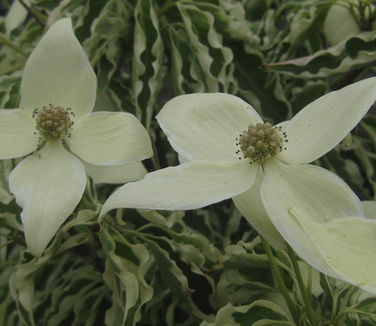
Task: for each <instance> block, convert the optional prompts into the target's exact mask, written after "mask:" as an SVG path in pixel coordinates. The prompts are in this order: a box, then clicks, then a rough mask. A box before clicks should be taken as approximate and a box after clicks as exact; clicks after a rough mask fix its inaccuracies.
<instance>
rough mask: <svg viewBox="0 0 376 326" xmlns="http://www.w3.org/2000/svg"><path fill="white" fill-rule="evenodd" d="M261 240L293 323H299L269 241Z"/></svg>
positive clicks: (297, 313)
mask: <svg viewBox="0 0 376 326" xmlns="http://www.w3.org/2000/svg"><path fill="white" fill-rule="evenodd" d="M260 238H261V242H262V245H263V246H264V248H265V253H266V255H267V256H268V260H269V264H270V269H271V270H272V273H273V276H274V278H275V281H276V282H277V285H278V288H279V290H280V291H281V293H282V295H283V297H284V298H285V301H286V303H287V306H288V307H289V310H290V313H291V315H292V317H293V318H294V321H295V323H296V324H297V325H298V324H299V312H298V310H297V309H296V305H295V304H294V303H293V302H292V300H291V297H290V294H289V292H288V290H287V287H286V284H285V282H284V280H283V278H282V274H281V272H280V270H279V268H278V266H277V263H276V261H275V258H274V256H273V252H272V249H271V247H270V245H269V243H268V242H267V241H266V240H265V239H264V238H263V237H261V236H260Z"/></svg>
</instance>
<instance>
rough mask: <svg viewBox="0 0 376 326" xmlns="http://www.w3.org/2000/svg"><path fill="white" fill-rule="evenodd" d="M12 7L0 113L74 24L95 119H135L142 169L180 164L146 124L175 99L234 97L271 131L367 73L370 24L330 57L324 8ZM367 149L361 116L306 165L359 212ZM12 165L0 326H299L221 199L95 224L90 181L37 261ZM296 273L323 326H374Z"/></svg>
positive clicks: (362, 304) (371, 186) (96, 196)
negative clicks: (349, 192)
mask: <svg viewBox="0 0 376 326" xmlns="http://www.w3.org/2000/svg"><path fill="white" fill-rule="evenodd" d="M11 2H12V1H10V0H9V1H8V0H3V1H2V2H1V4H0V13H1V15H2V16H1V17H0V76H1V77H0V107H2V108H16V107H17V106H18V103H19V85H20V80H21V76H22V69H23V66H24V64H25V61H26V59H27V57H28V55H29V54H30V53H31V51H32V49H33V48H34V47H35V45H36V43H37V42H38V40H39V39H40V37H41V35H42V34H43V31H44V30H45V28H46V27H48V26H49V25H50V24H52V23H53V22H54V21H55V20H57V19H58V18H60V17H66V16H69V17H72V19H73V25H74V29H75V33H76V36H77V37H78V39H79V40H80V42H81V44H82V45H83V47H84V48H85V51H86V53H87V54H88V56H89V58H90V61H91V63H92V65H93V67H94V69H95V71H96V73H97V76H98V82H99V85H98V86H99V87H98V97H97V102H96V107H95V109H96V110H109V111H121V110H124V111H127V112H131V113H133V114H135V115H136V116H137V117H138V118H139V119H140V120H141V121H142V123H143V124H144V126H145V127H146V128H147V130H148V131H149V133H150V135H151V137H152V140H153V143H154V153H155V154H154V157H153V158H152V159H151V160H148V161H146V162H145V166H146V167H147V169H148V171H153V170H156V169H159V168H162V167H165V166H170V165H175V164H177V163H178V160H177V156H176V154H175V153H174V152H173V151H172V149H171V147H170V146H169V144H168V142H167V141H166V138H165V136H164V135H163V133H162V132H161V130H160V129H159V127H158V125H157V123H156V120H155V115H156V113H157V112H158V111H159V110H160V108H161V107H162V106H163V105H164V103H166V102H167V101H168V100H169V99H171V98H172V97H174V96H176V95H180V94H184V93H193V92H226V93H230V94H234V95H237V96H240V97H241V98H243V99H244V100H246V101H247V102H249V103H250V104H252V105H253V106H254V107H255V109H256V110H257V111H258V112H259V113H260V115H261V116H262V117H263V118H264V119H265V120H267V121H271V122H274V123H278V122H280V121H283V120H288V119H290V118H291V117H292V116H293V115H294V114H295V113H296V112H298V111H299V110H301V109H302V108H303V107H304V106H305V105H306V104H308V103H310V102H311V101H313V100H314V99H316V98H317V97H319V96H321V95H323V94H325V93H327V92H328V91H330V90H335V89H339V88H341V87H343V86H345V85H348V84H350V83H352V82H355V81H357V80H359V79H363V78H366V77H369V76H373V75H375V60H376V29H373V27H372V23H373V21H372V19H371V18H370V17H368V18H367V17H363V24H362V31H361V32H360V33H359V34H356V35H350V36H349V37H348V38H347V39H345V40H344V41H342V42H340V43H338V44H337V45H335V46H332V47H329V45H328V44H327V41H326V38H325V35H324V29H323V25H324V21H325V17H326V14H327V12H328V9H329V7H330V5H331V4H332V3H333V2H334V1H330V0H327V1H282V0H280V1H278V0H269V1H267V0H241V1H232V0H178V1H172V0H167V1H164V0H130V1H126V0H91V1H88V0H63V1H58V0H29V1H26V0H24V1H23V3H24V4H25V5H27V7H28V11H26V10H25V9H24V7H22V6H19V7H18V8H16V9H15V8H14V7H12V9H10V8H11V5H12V3H11ZM355 2H356V1H355ZM370 3H371V2H370ZM371 6H374V5H373V4H372V5H371ZM367 19H368V20H367ZM354 109H356V108H354ZM375 146H376V119H375V116H374V115H373V114H369V115H368V116H367V117H365V118H364V119H363V121H362V123H361V124H360V125H359V126H358V127H357V128H356V130H355V131H354V132H353V134H352V135H349V136H348V137H347V138H346V139H345V140H344V141H343V142H342V143H341V144H340V145H338V146H337V147H336V148H335V149H333V150H332V151H331V152H329V153H328V154H327V155H325V156H324V157H323V158H321V159H320V160H319V161H317V162H315V163H316V164H319V165H321V166H323V167H325V168H327V169H329V170H332V171H333V172H335V173H337V174H338V175H339V176H341V177H342V178H344V180H345V181H346V182H347V183H348V184H349V185H350V186H351V187H352V188H353V190H354V191H355V192H356V193H357V194H358V196H359V197H360V198H361V199H362V200H370V199H376V193H375V189H376V179H375V171H374V166H375V159H376V155H375ZM15 164H17V160H5V161H2V162H1V163H0V239H1V245H0V325H20V324H25V325H48V326H53V325H126V326H131V325H142V326H146V325H148V326H149V325H150V326H157V325H167V326H170V325H176V326H194V325H199V326H222V325H223V326H224V325H231V326H238V325H241V326H250V325H253V326H261V325H263V326H265V325H270V326H271V325H273V326H274V325H295V323H294V322H293V321H292V318H291V315H290V313H289V312H288V309H287V306H286V304H285V302H284V299H283V297H282V295H281V294H280V292H279V291H278V289H277V287H276V285H275V281H274V279H273V275H272V273H271V271H270V268H269V262H268V260H267V258H266V255H265V252H264V248H263V246H262V245H261V243H260V239H259V237H258V236H257V234H256V233H255V231H254V230H252V228H251V227H250V225H249V224H248V223H247V222H246V220H245V219H244V218H243V217H241V215H240V214H239V213H238V212H237V211H236V210H235V209H234V207H233V205H232V203H231V202H230V201H224V202H222V203H220V204H217V205H212V206H210V207H207V208H205V209H200V210H195V211H187V212H154V211H136V210H126V211H125V210H117V211H116V212H112V213H111V216H110V215H108V216H106V218H105V219H104V220H103V221H101V222H100V223H99V222H98V219H97V217H98V209H99V208H100V205H101V203H103V201H104V200H105V199H106V198H107V197H108V195H109V194H110V193H111V192H112V191H113V189H115V186H110V185H95V184H94V183H93V182H92V181H91V180H89V183H88V187H87V189H86V191H85V194H84V197H83V199H82V201H81V203H80V205H79V206H78V207H77V209H76V210H75V212H74V214H72V216H71V217H70V218H69V219H68V221H67V222H66V223H65V224H64V226H63V227H62V228H61V230H60V231H59V232H58V234H57V235H56V236H55V238H54V240H53V241H52V243H51V244H50V246H49V248H48V249H47V250H46V252H45V254H44V255H43V256H42V257H41V258H39V259H36V258H33V257H32V256H31V255H30V254H29V253H28V252H27V250H26V247H25V241H24V237H23V233H22V225H21V223H20V218H19V214H20V208H19V207H18V206H17V205H16V203H15V201H14V200H13V199H14V198H13V196H12V194H11V193H10V192H9V189H8V182H7V178H8V176H9V173H10V171H11V170H12V168H13V167H14V166H15ZM274 254H275V257H276V259H277V261H278V264H279V267H280V268H281V269H282V271H283V276H284V279H285V282H286V284H287V285H288V288H289V291H290V293H291V294H292V298H293V300H294V303H295V304H296V306H297V308H298V309H299V311H300V318H301V319H300V321H299V325H309V323H308V319H307V315H306V311H305V309H304V306H303V302H302V296H301V293H300V291H299V288H298V286H297V280H296V276H295V274H294V272H293V271H292V266H291V261H290V258H289V256H288V255H287V254H286V253H285V252H282V251H274ZM299 264H300V268H301V271H302V274H303V278H304V281H305V284H306V286H307V287H308V290H309V292H310V293H311V297H310V300H311V304H312V307H313V310H314V311H315V316H316V318H317V319H318V320H319V321H320V325H348V326H354V325H355V326H357V325H362V326H363V325H365V326H367V325H375V323H376V314H373V313H375V312H376V299H375V298H374V297H371V296H369V295H368V294H367V293H365V292H363V291H361V290H359V289H358V288H356V287H352V286H349V285H347V284H343V283H341V282H339V281H336V280H334V279H330V278H328V277H326V276H324V275H320V274H319V273H318V272H317V271H315V270H313V269H311V268H310V267H309V266H308V265H306V264H305V263H304V262H303V261H300V262H299Z"/></svg>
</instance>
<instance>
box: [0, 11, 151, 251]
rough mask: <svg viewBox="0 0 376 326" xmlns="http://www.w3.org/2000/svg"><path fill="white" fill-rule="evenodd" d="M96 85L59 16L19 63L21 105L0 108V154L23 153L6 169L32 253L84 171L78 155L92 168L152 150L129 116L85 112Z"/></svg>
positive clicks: (73, 201) (80, 188)
mask: <svg viewBox="0 0 376 326" xmlns="http://www.w3.org/2000/svg"><path fill="white" fill-rule="evenodd" d="M96 87H97V79H96V76H95V73H94V71H93V69H92V68H91V66H90V63H89V61H88V59H87V57H86V54H85V52H84V51H83V49H82V47H81V45H80V43H79V42H78V40H77V39H76V37H75V35H74V33H73V29H72V24H71V20H70V19H69V18H64V19H61V20H59V21H57V22H56V23H55V24H53V25H52V26H51V27H50V29H49V30H48V32H47V33H46V34H45V35H44V36H43V38H42V39H41V40H40V42H39V43H38V45H37V46H36V48H35V49H34V51H33V52H32V54H31V55H30V57H29V59H28V60H27V62H26V65H25V69H24V73H23V78H22V83H21V104H20V107H21V108H19V109H14V110H9V109H3V110H0V159H9V158H15V157H20V156H24V155H28V154H30V153H31V154H30V155H28V156H27V157H26V158H25V159H24V160H22V161H21V162H20V163H19V164H18V165H17V166H16V168H15V169H14V170H13V171H12V173H11V175H10V177H9V186H10V190H11V192H13V194H14V195H15V196H16V200H17V203H18V204H19V205H20V206H21V207H22V208H23V211H22V213H21V219H22V223H23V226H24V231H25V237H26V242H27V245H28V248H29V250H30V252H31V253H32V254H34V255H36V256H39V255H41V253H42V252H43V250H44V249H45V247H46V246H47V244H48V242H49V241H50V240H51V238H52V237H53V236H54V234H55V233H56V231H57V229H58V228H59V227H60V225H61V224H62V223H63V222H64V220H65V219H66V218H67V217H68V216H69V215H70V214H71V213H72V211H73V210H74V208H75V207H76V206H77V204H78V203H79V201H80V199H81V196H82V194H83V192H84V189H85V185H86V174H85V168H84V165H83V163H82V162H81V161H80V159H82V160H83V161H85V162H87V163H89V164H92V165H94V166H95V167H94V170H95V172H93V173H96V172H98V170H102V169H103V170H106V171H107V169H108V168H107V167H106V166H107V165H124V164H136V165H137V164H141V163H140V161H141V160H143V159H145V158H148V157H150V156H151V155H152V148H151V142H150V138H149V136H148V134H147V132H146V130H145V129H144V128H143V127H142V125H141V123H140V122H139V121H138V120H137V119H136V118H135V117H134V116H133V115H131V114H128V113H122V112H116V113H115V112H114V113H111V112H95V113H93V114H91V111H92V110H93V107H94V102H95V97H96ZM68 150H69V151H70V152H69V151H68ZM78 157H79V158H80V159H79V158H78ZM100 166H103V167H102V168H101V167H100Z"/></svg>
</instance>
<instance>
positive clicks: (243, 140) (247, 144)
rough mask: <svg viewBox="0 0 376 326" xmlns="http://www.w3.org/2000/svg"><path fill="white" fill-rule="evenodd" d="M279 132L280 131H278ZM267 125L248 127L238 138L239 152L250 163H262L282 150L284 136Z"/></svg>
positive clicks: (258, 124) (267, 123)
mask: <svg viewBox="0 0 376 326" xmlns="http://www.w3.org/2000/svg"><path fill="white" fill-rule="evenodd" d="M278 131H280V130H278ZM278 131H277V130H276V129H275V128H273V126H272V125H271V124H270V123H269V122H266V123H257V124H256V125H250V126H249V127H248V130H245V131H244V132H243V133H242V134H241V135H240V138H239V146H240V150H241V152H242V153H243V156H244V158H249V159H250V160H251V162H252V163H254V162H257V163H263V162H265V161H266V160H267V159H269V158H271V157H273V156H275V155H277V154H278V153H279V152H280V151H282V150H283V144H284V142H285V141H287V140H285V138H286V134H285V133H283V134H282V136H281V135H280V134H279V133H278Z"/></svg>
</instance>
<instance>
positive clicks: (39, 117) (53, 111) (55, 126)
mask: <svg viewBox="0 0 376 326" xmlns="http://www.w3.org/2000/svg"><path fill="white" fill-rule="evenodd" d="M71 116H74V114H73V112H72V111H71V109H70V108H67V109H65V108H62V107H60V106H53V105H52V104H49V105H48V106H44V107H43V108H42V109H41V110H39V109H35V110H34V111H33V118H35V121H36V129H37V131H38V132H39V134H40V136H41V138H42V139H43V140H45V141H49V140H59V139H63V138H64V137H65V136H68V137H69V136H70V130H71V127H72V125H73V121H72V119H71Z"/></svg>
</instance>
